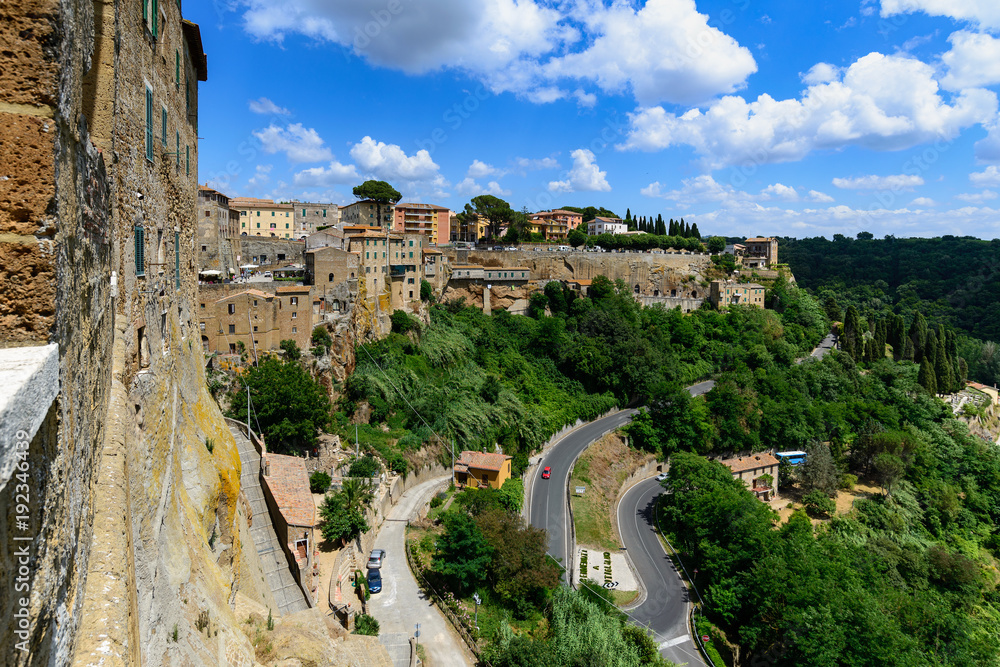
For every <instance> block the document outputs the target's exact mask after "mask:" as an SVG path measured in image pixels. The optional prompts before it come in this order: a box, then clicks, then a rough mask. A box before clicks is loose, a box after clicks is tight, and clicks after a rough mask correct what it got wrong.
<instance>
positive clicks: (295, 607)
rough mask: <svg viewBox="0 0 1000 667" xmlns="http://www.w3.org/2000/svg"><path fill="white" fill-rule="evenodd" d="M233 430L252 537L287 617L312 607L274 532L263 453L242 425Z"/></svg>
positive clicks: (282, 610)
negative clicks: (264, 481) (265, 488)
mask: <svg viewBox="0 0 1000 667" xmlns="http://www.w3.org/2000/svg"><path fill="white" fill-rule="evenodd" d="M229 431H230V433H232V434H233V438H234V439H235V440H236V445H237V447H239V450H240V464H241V465H242V467H243V471H242V474H241V475H240V487H241V488H242V489H243V493H244V495H246V498H247V500H248V501H249V503H250V509H251V510H252V511H253V515H252V517H250V535H251V536H252V537H253V542H254V546H255V547H256V548H257V555H258V556H259V557H260V562H261V565H262V566H263V568H264V577H265V579H267V585H268V586H269V587H270V588H271V592H272V593H273V594H274V599H275V601H276V602H277V603H278V611H279V612H280V613H281V615H283V616H284V615H286V614H294V613H295V612H297V611H302V610H303V609H308V608H309V604H308V603H307V602H306V598H305V595H304V594H303V593H302V589H301V588H299V585H298V583H296V581H295V578H294V577H292V572H291V570H289V569H288V560H287V559H286V558H285V552H284V551H282V549H281V544H280V543H279V542H278V536H277V535H276V534H275V532H274V525H273V524H272V523H271V515H270V514H269V513H268V511H267V503H266V502H265V501H264V491H263V490H262V489H261V488H260V454H258V453H257V450H256V449H255V448H254V446H253V443H251V442H250V440H249V438H247V436H246V434H245V433H243V431H242V430H241V429H240V428H239V427H238V426H235V425H233V424H229Z"/></svg>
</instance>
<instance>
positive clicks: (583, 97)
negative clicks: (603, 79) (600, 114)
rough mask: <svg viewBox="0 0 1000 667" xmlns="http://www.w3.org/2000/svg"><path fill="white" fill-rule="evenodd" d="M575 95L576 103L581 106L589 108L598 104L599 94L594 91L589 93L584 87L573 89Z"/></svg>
mask: <svg viewBox="0 0 1000 667" xmlns="http://www.w3.org/2000/svg"><path fill="white" fill-rule="evenodd" d="M573 97H575V98H576V103H577V104H579V105H580V106H581V107H586V108H588V109H591V108H593V107H594V106H595V105H596V104H597V95H595V94H593V93H588V92H586V91H585V90H583V89H582V88H577V89H576V90H574V91H573Z"/></svg>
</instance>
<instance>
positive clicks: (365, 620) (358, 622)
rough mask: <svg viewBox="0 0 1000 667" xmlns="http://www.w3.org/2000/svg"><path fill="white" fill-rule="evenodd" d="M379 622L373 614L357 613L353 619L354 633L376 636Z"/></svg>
mask: <svg viewBox="0 0 1000 667" xmlns="http://www.w3.org/2000/svg"><path fill="white" fill-rule="evenodd" d="M378 633H379V622H378V619H377V618H375V617H374V616H369V615H368V614H358V615H357V617H355V619H354V634H356V635H368V636H369V637H378Z"/></svg>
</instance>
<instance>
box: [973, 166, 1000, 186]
mask: <svg viewBox="0 0 1000 667" xmlns="http://www.w3.org/2000/svg"><path fill="white" fill-rule="evenodd" d="M969 180H970V181H972V184H973V185H977V186H979V187H981V188H985V187H987V186H990V185H994V186H1000V167H986V169H985V170H984V171H977V172H974V173H971V174H969Z"/></svg>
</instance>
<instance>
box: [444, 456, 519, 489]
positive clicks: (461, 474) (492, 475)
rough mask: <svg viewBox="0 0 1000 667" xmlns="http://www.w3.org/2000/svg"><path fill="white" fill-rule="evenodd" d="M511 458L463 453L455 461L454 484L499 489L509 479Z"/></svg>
mask: <svg viewBox="0 0 1000 667" xmlns="http://www.w3.org/2000/svg"><path fill="white" fill-rule="evenodd" d="M510 462H511V457H509V456H507V455H506V454H499V453H486V452H472V451H468V450H466V451H464V452H462V453H461V455H459V457H458V460H457V461H455V484H457V485H458V486H470V487H472V488H478V489H499V488H500V487H502V486H503V484H504V482H506V481H507V480H508V479H510V476H511V472H510V465H511V463H510Z"/></svg>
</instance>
